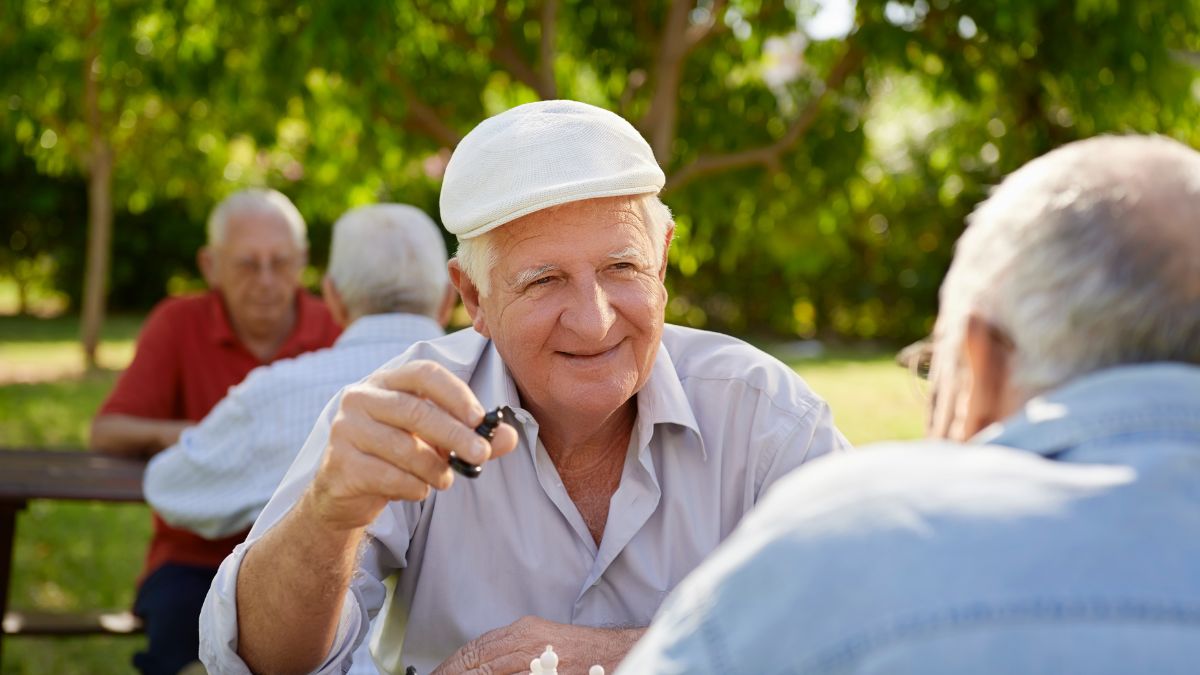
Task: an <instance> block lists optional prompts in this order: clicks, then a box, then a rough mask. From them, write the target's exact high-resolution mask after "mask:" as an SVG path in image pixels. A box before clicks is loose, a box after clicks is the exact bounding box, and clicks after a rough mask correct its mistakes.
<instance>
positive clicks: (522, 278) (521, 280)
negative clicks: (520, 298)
mask: <svg viewBox="0 0 1200 675" xmlns="http://www.w3.org/2000/svg"><path fill="white" fill-rule="evenodd" d="M557 269H558V266H557V265H539V266H537V267H529V268H526V269H523V270H521V271H520V272H518V273H517V276H516V277H515V278H513V282H512V285H513V287H514V288H520V287H522V286H524V285H525V284H527V283H529V282H531V281H533V280H534V279H537V278H538V277H540V276H542V275H543V274H545V273H546V272H553V271H554V270H557Z"/></svg>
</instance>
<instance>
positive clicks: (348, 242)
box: [327, 204, 448, 319]
mask: <svg viewBox="0 0 1200 675" xmlns="http://www.w3.org/2000/svg"><path fill="white" fill-rule="evenodd" d="M327 273H328V275H329V278H330V279H331V280H332V281H333V285H334V286H335V287H336V288H337V291H338V295H340V296H341V298H342V302H343V303H345V305H346V309H347V311H349V313H350V314H351V315H352V316H354V317H359V316H365V315H369V314H386V313H390V312H405V313H408V314H422V315H425V316H428V317H431V318H435V319H436V318H437V314H438V310H439V309H440V308H441V305H442V299H443V298H444V297H445V294H446V288H447V283H448V279H447V272H446V243H445V242H444V241H443V240H442V233H441V229H440V228H439V227H438V226H437V224H435V223H434V222H433V220H432V219H430V217H429V216H427V215H425V212H424V211H421V210H420V209H418V208H416V207H413V206H407V205H404V204H374V205H371V206H363V207H360V208H357V209H354V210H352V211H350V212H348V213H346V214H344V215H343V216H342V217H341V218H339V219H338V221H337V222H336V223H334V224H333V243H332V244H330V250H329V270H328V272H327Z"/></svg>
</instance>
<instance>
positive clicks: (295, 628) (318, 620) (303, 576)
mask: <svg viewBox="0 0 1200 675" xmlns="http://www.w3.org/2000/svg"><path fill="white" fill-rule="evenodd" d="M364 531H365V528H363V529H357V530H338V531H332V530H328V529H326V528H324V527H322V526H321V525H320V523H319V521H318V520H317V519H315V518H313V517H311V511H310V507H309V505H308V503H307V501H306V499H305V498H301V500H300V501H299V502H298V503H297V504H296V507H295V508H294V509H292V511H291V512H290V513H289V514H288V515H287V516H285V517H284V519H283V520H282V521H280V522H279V524H278V525H277V526H275V527H274V528H272V529H271V530H270V531H269V532H268V533H267V534H266V535H264V536H263V538H262V539H260V540H259V541H258V542H256V543H255V544H254V545H253V546H251V547H250V550H249V551H247V552H246V557H245V559H244V560H243V561H242V566H241V569H240V571H239V572H238V581H237V614H238V656H240V657H241V658H242V660H243V661H245V662H246V665H247V666H248V667H249V668H250V669H251V670H252V671H253V672H272V673H291V672H296V673H307V672H310V671H312V670H314V669H316V668H317V667H318V666H320V665H321V663H322V662H324V660H325V657H326V655H327V654H328V653H329V649H330V647H331V646H332V645H333V640H334V637H335V636H336V634H337V626H338V619H339V617H340V616H341V610H342V603H343V601H344V599H345V595H346V590H347V589H348V588H349V586H350V579H351V577H352V575H353V572H354V567H355V563H356V559H357V551H358V546H359V543H360V542H361V541H362V537H363V532H364Z"/></svg>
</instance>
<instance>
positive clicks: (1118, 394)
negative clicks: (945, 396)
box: [971, 363, 1200, 457]
mask: <svg viewBox="0 0 1200 675" xmlns="http://www.w3.org/2000/svg"><path fill="white" fill-rule="evenodd" d="M1147 432H1150V433H1162V432H1171V433H1180V432H1182V433H1189V434H1192V433H1194V434H1196V435H1197V436H1198V437H1200V366H1192V365H1185V364H1182V363H1151V364H1142V365H1131V366H1119V367H1115V368H1109V369H1105V370H1101V371H1097V372H1095V373H1091V374H1089V375H1085V376H1083V377H1081V378H1078V379H1076V380H1073V381H1071V382H1070V383H1068V384H1066V385H1065V386H1062V387H1060V388H1058V389H1055V390H1052V391H1050V392H1047V393H1045V394H1042V395H1040V396H1036V397H1034V398H1032V399H1030V400H1029V402H1028V403H1026V404H1025V406H1024V407H1023V408H1022V409H1021V411H1020V412H1018V413H1017V414H1015V415H1013V416H1012V417H1009V418H1008V419H1006V420H1004V421H1003V422H998V423H996V424H993V425H991V426H989V427H987V428H986V429H984V430H982V431H980V432H979V433H978V434H976V435H975V437H974V438H972V439H971V442H973V443H988V444H996V445H1004V446H1008V447H1013V448H1020V449H1023V450H1028V451H1030V452H1036V453H1038V454H1040V455H1044V456H1048V457H1049V456H1055V455H1058V454H1060V453H1062V452H1064V451H1066V450H1070V449H1072V448H1075V447H1077V446H1080V445H1083V444H1085V443H1088V442H1090V441H1096V440H1101V439H1104V438H1110V437H1113V436H1118V435H1126V434H1137V433H1147Z"/></svg>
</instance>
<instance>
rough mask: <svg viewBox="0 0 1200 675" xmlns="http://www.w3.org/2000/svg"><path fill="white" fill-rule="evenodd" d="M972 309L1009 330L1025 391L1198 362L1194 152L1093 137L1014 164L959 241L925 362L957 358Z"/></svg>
mask: <svg viewBox="0 0 1200 675" xmlns="http://www.w3.org/2000/svg"><path fill="white" fill-rule="evenodd" d="M971 313H975V314H977V315H979V316H981V317H982V318H983V319H985V320H987V321H989V322H990V323H992V324H993V325H994V326H996V327H997V328H999V329H1000V330H1002V331H1004V332H1005V333H1006V334H1007V335H1008V337H1009V338H1010V339H1011V340H1012V341H1013V343H1014V347H1015V349H1014V351H1015V354H1014V359H1013V360H1012V362H1011V366H1010V377H1011V378H1012V385H1013V386H1014V387H1015V388H1016V390H1017V391H1019V392H1020V393H1022V394H1024V395H1025V396H1026V397H1030V396H1034V395H1037V394H1038V393H1041V392H1043V391H1046V390H1048V389H1052V388H1054V387H1057V386H1060V385H1062V384H1064V383H1066V382H1068V381H1070V380H1072V379H1074V378H1077V377H1079V376H1081V375H1085V374H1087V373H1090V372H1093V371H1096V370H1100V369H1103V368H1108V367H1112V366H1117V365H1122V364H1133V363H1146V362H1154V361H1176V362H1185V363H1198V364H1200V153H1197V152H1196V151H1195V150H1193V149H1191V148H1189V147H1187V146H1185V145H1183V144H1181V143H1178V142H1176V141H1173V140H1171V139H1168V138H1164V137H1147V136H1104V137H1098V138H1093V139H1089V140H1085V141H1079V142H1076V143H1071V144H1069V145H1066V146H1064V147H1062V148H1059V149H1057V150H1055V151H1053V152H1050V153H1048V154H1046V155H1044V156H1042V157H1040V158H1038V159H1036V160H1034V161H1032V162H1030V163H1028V164H1026V165H1025V166H1024V167H1022V168H1021V169H1019V170H1018V171H1016V172H1015V173H1013V174H1012V175H1011V176H1009V177H1008V178H1007V179H1005V180H1004V182H1003V183H1002V184H1001V185H1000V186H999V188H997V189H996V190H995V191H994V192H993V194H992V195H991V196H990V197H989V198H988V199H987V200H986V201H985V202H983V204H981V205H980V206H979V207H978V208H977V209H976V210H975V212H974V213H972V214H971V216H970V218H969V219H968V227H967V229H966V232H965V233H964V234H963V236H962V238H961V239H960V240H959V242H958V245H957V250H956V252H955V256H954V262H953V264H952V265H951V267H950V271H949V273H948V274H947V275H946V279H945V281H944V283H943V284H942V288H941V310H940V312H939V316H938V326H937V329H936V330H935V333H936V334H937V347H936V349H937V351H938V358H937V359H935V364H937V363H943V364H954V363H957V362H958V355H959V354H960V352H961V349H962V340H963V335H964V333H965V327H966V323H967V322H966V319H967V316H968V315H969V314H971ZM947 357H949V358H947Z"/></svg>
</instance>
